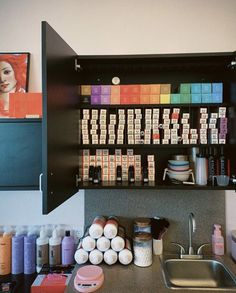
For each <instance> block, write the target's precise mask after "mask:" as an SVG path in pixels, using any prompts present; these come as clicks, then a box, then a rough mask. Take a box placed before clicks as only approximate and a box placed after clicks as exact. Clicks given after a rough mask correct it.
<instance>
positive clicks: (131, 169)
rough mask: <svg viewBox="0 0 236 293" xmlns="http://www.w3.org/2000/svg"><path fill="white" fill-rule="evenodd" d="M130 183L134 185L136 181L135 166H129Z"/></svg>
mask: <svg viewBox="0 0 236 293" xmlns="http://www.w3.org/2000/svg"><path fill="white" fill-rule="evenodd" d="M128 181H129V182H130V183H133V182H134V181H135V177H134V166H129V169H128Z"/></svg>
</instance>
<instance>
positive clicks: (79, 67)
mask: <svg viewBox="0 0 236 293" xmlns="http://www.w3.org/2000/svg"><path fill="white" fill-rule="evenodd" d="M82 70H83V68H82V67H81V65H80V64H79V63H78V60H77V59H75V71H78V72H79V71H82Z"/></svg>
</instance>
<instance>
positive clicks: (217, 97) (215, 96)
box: [211, 93, 223, 103]
mask: <svg viewBox="0 0 236 293" xmlns="http://www.w3.org/2000/svg"><path fill="white" fill-rule="evenodd" d="M211 95H212V103H223V94H222V93H212V94H211Z"/></svg>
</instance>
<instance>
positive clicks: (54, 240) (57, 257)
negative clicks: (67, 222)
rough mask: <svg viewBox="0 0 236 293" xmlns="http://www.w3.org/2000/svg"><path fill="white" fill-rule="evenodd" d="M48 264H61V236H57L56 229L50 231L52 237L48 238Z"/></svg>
mask: <svg viewBox="0 0 236 293" xmlns="http://www.w3.org/2000/svg"><path fill="white" fill-rule="evenodd" d="M49 264H50V265H60V264H61V237H59V236H58V234H57V230H56V229H54V230H53V231H52V237H51V238H49Z"/></svg>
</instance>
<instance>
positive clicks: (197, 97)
mask: <svg viewBox="0 0 236 293" xmlns="http://www.w3.org/2000/svg"><path fill="white" fill-rule="evenodd" d="M191 101H192V103H193V104H200V103H201V102H202V94H192V95H191Z"/></svg>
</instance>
